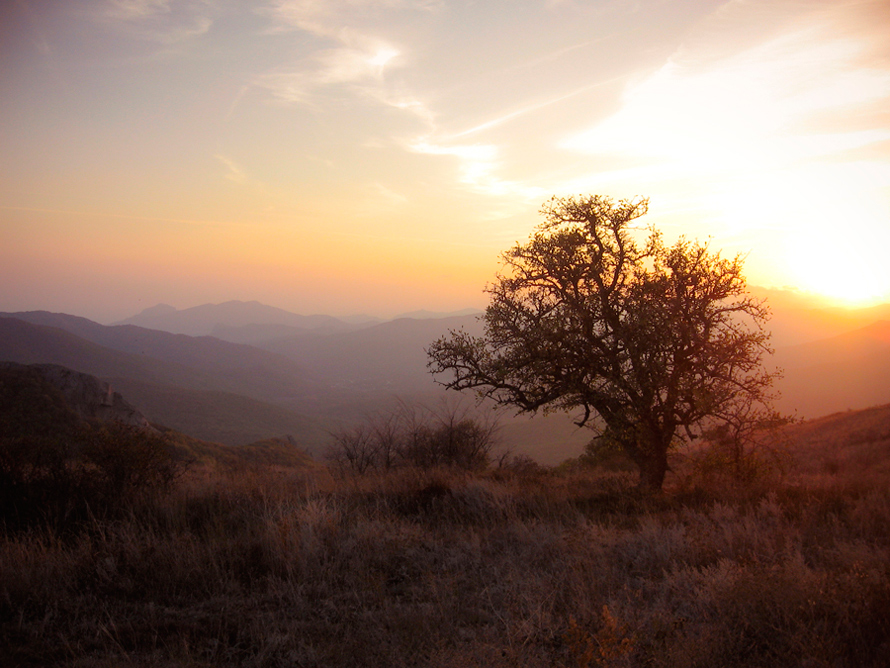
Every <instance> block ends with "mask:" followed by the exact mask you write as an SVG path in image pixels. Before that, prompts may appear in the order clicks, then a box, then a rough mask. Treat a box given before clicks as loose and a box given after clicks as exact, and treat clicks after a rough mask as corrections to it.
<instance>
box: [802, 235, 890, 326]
mask: <svg viewBox="0 0 890 668" xmlns="http://www.w3.org/2000/svg"><path fill="white" fill-rule="evenodd" d="M884 255H885V249H884V247H883V246H882V245H881V244H871V243H869V242H868V241H867V240H865V239H858V240H855V243H854V241H853V240H845V239H844V238H838V237H836V236H832V237H828V238H826V237H825V236H823V235H812V236H811V237H810V238H804V239H798V240H797V242H796V244H795V247H794V248H792V249H789V252H788V254H787V259H788V266H787V271H788V274H789V275H790V279H791V281H792V282H793V283H794V284H795V285H797V286H798V287H799V288H800V289H801V290H804V291H806V292H810V293H813V294H816V295H819V296H821V297H823V298H825V299H826V300H827V301H830V302H833V303H835V304H837V305H839V306H847V307H851V308H852V307H863V306H871V305H874V304H878V303H882V302H890V263H888V262H887V259H886V258H885V257H883V256H884Z"/></svg>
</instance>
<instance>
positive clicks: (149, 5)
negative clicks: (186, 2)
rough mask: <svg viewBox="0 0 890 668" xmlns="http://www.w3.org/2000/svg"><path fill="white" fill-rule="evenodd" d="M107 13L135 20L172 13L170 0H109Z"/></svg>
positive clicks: (121, 18)
mask: <svg viewBox="0 0 890 668" xmlns="http://www.w3.org/2000/svg"><path fill="white" fill-rule="evenodd" d="M105 13H106V15H107V16H108V17H109V18H112V19H118V20H121V21H134V20H139V19H144V18H147V17H149V16H155V15H157V14H169V13H170V0H109V1H108V4H107V6H106V10H105Z"/></svg>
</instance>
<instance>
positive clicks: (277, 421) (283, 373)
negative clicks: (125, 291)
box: [0, 312, 339, 451]
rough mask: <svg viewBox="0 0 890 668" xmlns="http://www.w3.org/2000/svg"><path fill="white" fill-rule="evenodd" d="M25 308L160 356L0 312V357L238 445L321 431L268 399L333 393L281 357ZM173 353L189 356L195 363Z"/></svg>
mask: <svg viewBox="0 0 890 668" xmlns="http://www.w3.org/2000/svg"><path fill="white" fill-rule="evenodd" d="M30 315H32V316H33V317H34V319H38V320H52V321H55V322H58V323H60V324H67V325H69V326H71V327H72V328H79V329H81V331H87V332H92V335H93V336H95V337H96V338H104V339H105V340H106V342H111V343H113V344H116V345H119V346H123V347H132V346H133V345H134V344H135V342H141V344H143V345H142V347H143V348H144V349H146V350H150V351H153V352H156V353H158V355H159V356H158V357H151V356H149V355H146V354H139V353H129V352H122V351H120V350H114V349H112V348H109V347H105V346H102V345H99V344H97V343H94V342H92V341H87V340H85V339H83V338H81V337H79V336H77V335H75V334H73V333H71V332H68V331H65V330H63V329H60V328H58V327H50V326H47V325H38V324H34V323H31V322H26V321H23V320H19V319H17V318H12V317H0V360H8V361H12V362H18V363H21V364H33V363H52V364H58V365H62V366H65V367H68V368H70V369H75V370H77V371H80V372H82V373H88V374H91V375H94V376H97V377H99V378H101V379H103V380H105V381H107V382H110V383H111V385H112V387H113V388H115V389H116V390H117V389H119V390H121V391H122V392H123V393H124V394H125V395H126V396H128V397H132V399H133V401H134V402H135V403H136V405H138V406H140V407H141V408H142V410H143V411H144V413H145V416H146V417H147V418H148V419H149V420H151V421H152V422H156V423H160V424H163V425H166V426H169V427H173V428H175V429H177V430H180V431H182V432H184V433H187V434H190V435H193V436H196V437H201V438H204V439H206V440H212V441H218V442H221V443H225V444H227V445H238V444H243V443H247V442H250V441H256V440H260V439H265V438H270V437H273V436H281V435H283V434H291V435H292V436H293V437H294V438H295V439H296V440H297V441H298V442H299V443H300V445H301V446H303V447H305V448H307V449H310V450H315V451H317V450H319V449H320V448H321V447H322V442H323V441H324V439H326V438H327V431H328V427H327V426H326V425H325V424H323V423H321V422H319V421H318V420H317V419H315V418H310V417H307V416H306V415H304V414H302V413H300V412H299V411H296V410H293V409H289V408H286V407H283V406H280V405H276V404H274V403H270V402H269V401H268V399H269V398H273V399H281V398H282V397H286V398H290V399H291V400H292V401H293V402H295V404H296V405H299V406H301V407H303V408H305V409H306V410H310V411H311V410H313V406H314V405H315V402H317V403H320V404H322V405H328V403H329V402H332V401H333V399H331V397H337V396H339V395H338V394H337V393H336V392H328V391H327V388H326V386H325V385H324V384H323V383H317V382H313V383H311V384H306V383H305V382H304V381H303V380H302V379H301V376H304V375H305V374H304V373H302V372H301V370H300V369H299V367H297V366H296V365H295V364H293V363H292V362H291V361H289V360H287V359H284V358H280V357H278V356H276V355H273V354H271V353H268V352H266V351H262V350H256V349H252V348H250V347H249V346H240V345H235V344H229V343H226V342H224V341H218V340H217V339H213V338H211V337H200V338H190V337H185V336H179V335H172V334H168V333H166V332H152V331H151V330H141V331H140V328H135V327H120V328H118V327H105V326H103V325H98V324H96V323H92V322H91V321H89V320H85V319H83V318H74V317H72V316H64V315H63V314H45V313H39V312H38V313H37V314H36V315H35V314H30ZM134 332H135V334H136V335H138V336H137V337H136V338H135V339H134V338H133V336H134ZM177 359H183V360H188V359H191V360H192V361H193V362H195V365H196V366H187V365H185V364H180V363H179V362H177V361H176V360H177ZM251 392H253V396H244V395H245V394H250V393H251ZM307 393H308V394H307ZM263 399H267V400H266V401H263Z"/></svg>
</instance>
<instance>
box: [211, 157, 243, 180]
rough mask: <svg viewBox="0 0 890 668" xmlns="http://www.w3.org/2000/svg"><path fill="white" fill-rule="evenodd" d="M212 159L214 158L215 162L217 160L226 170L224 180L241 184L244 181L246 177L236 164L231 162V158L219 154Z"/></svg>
mask: <svg viewBox="0 0 890 668" xmlns="http://www.w3.org/2000/svg"><path fill="white" fill-rule="evenodd" d="M213 157H214V158H216V159H217V160H219V161H220V162H221V163H222V164H223V165H225V167H226V169H227V170H228V171H227V172H226V178H227V179H228V180H229V181H235V182H236V183H243V182H244V181H245V180H246V178H247V175H246V174H245V173H244V170H243V169H241V167H240V166H239V165H238V163H236V162H235V161H234V160H232V159H231V158H229V157H227V156H224V155H221V154H219V153H217V154H216V155H214V156H213Z"/></svg>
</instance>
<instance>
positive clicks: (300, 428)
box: [111, 378, 334, 455]
mask: <svg viewBox="0 0 890 668" xmlns="http://www.w3.org/2000/svg"><path fill="white" fill-rule="evenodd" d="M111 383H112V385H113V386H114V387H115V388H117V389H118V390H120V392H121V393H122V394H124V395H125V396H126V397H128V398H129V399H130V400H131V401H132V402H133V403H134V404H136V405H137V406H139V408H140V409H141V410H142V411H143V412H144V413H145V415H146V416H148V417H149V418H150V419H151V420H152V422H156V423H158V424H163V425H164V426H166V427H169V428H171V429H175V430H176V431H179V432H182V433H184V434H188V435H189V436H193V437H194V438H197V439H201V440H203V441H212V442H215V443H222V444H223V445H228V446H239V445H244V444H245V443H252V442H255V441H261V440H265V439H268V438H271V437H285V438H286V437H289V438H290V440H291V441H292V442H293V443H294V444H296V445H298V446H299V447H300V448H301V449H303V450H305V451H307V452H310V453H312V454H314V455H320V454H321V453H322V452H323V451H324V448H325V446H326V445H327V443H328V440H329V439H330V436H329V432H330V431H332V430H333V429H334V425H333V424H329V423H328V422H326V421H324V420H321V419H318V418H317V417H309V416H307V415H304V414H302V413H300V412H298V411H296V410H291V409H288V408H286V407H284V406H280V405H277V404H274V403H270V402H266V401H260V400H258V399H254V398H251V397H245V396H243V395H239V394H233V393H231V392H219V391H212V390H189V389H185V388H182V387H175V386H171V385H154V384H152V383H146V382H142V381H139V380H134V379H131V378H112V379H111Z"/></svg>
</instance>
